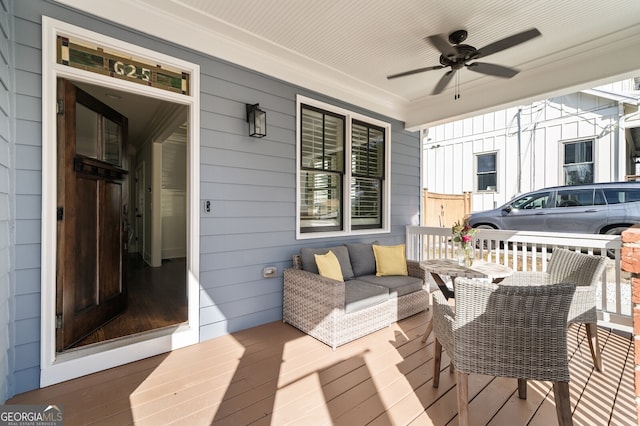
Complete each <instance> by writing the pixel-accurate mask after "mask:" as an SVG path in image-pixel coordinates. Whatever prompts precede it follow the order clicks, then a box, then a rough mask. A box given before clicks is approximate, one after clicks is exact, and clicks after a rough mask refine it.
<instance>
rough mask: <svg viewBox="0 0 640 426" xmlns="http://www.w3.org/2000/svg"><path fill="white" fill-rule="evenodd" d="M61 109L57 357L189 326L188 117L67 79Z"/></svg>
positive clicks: (175, 108)
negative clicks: (187, 286) (60, 354)
mask: <svg viewBox="0 0 640 426" xmlns="http://www.w3.org/2000/svg"><path fill="white" fill-rule="evenodd" d="M58 99H63V104H64V106H63V107H61V108H60V109H59V113H58V183H57V189H58V201H57V205H58V209H59V211H60V212H61V213H60V214H59V217H58V238H57V241H58V249H57V271H58V272H57V285H56V287H57V290H56V318H57V323H58V324H57V333H56V350H57V352H65V351H69V350H73V349H77V348H81V347H85V346H87V345H96V344H100V343H103V342H107V341H110V340H112V339H120V338H125V337H127V336H131V335H136V334H139V333H145V332H149V331H152V330H158V329H162V328H167V327H174V328H175V327H177V326H178V325H180V324H182V323H185V322H186V321H187V320H188V309H187V306H188V301H187V288H186V282H187V268H186V253H187V247H186V245H187V238H186V233H187V219H186V218H187V203H186V201H187V127H188V122H187V107H186V106H184V105H180V104H175V103H171V102H167V101H162V100H158V99H153V98H149V97H145V96H141V95H136V94H131V93H128V92H124V91H119V90H114V89H108V90H105V88H104V87H101V86H98V85H93V84H88V83H83V82H74V81H71V80H68V79H62V78H60V79H59V80H58ZM158 116H162V117H164V119H163V120H162V121H161V122H155V120H156V118H157V117H158ZM65 210H66V211H65ZM62 212H64V213H62Z"/></svg>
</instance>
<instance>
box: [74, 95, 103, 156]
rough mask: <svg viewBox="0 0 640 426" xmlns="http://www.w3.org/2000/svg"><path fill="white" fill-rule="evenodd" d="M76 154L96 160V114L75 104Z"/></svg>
mask: <svg viewBox="0 0 640 426" xmlns="http://www.w3.org/2000/svg"><path fill="white" fill-rule="evenodd" d="M76 153H77V154H80V155H86V156H87V157H91V158H98V114H97V113H96V112H95V111H92V110H90V109H89V108H87V107H85V106H84V105H82V104H80V103H77V104H76Z"/></svg>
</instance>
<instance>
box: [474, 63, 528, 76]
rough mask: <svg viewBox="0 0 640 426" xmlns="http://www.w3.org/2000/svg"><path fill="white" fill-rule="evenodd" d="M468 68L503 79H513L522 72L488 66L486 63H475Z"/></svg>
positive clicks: (499, 66) (498, 66)
mask: <svg viewBox="0 0 640 426" xmlns="http://www.w3.org/2000/svg"><path fill="white" fill-rule="evenodd" d="M467 68H468V69H470V70H471V71H475V72H479V73H482V74H487V75H492V76H494V77H502V78H511V77H513V76H514V75H516V74H518V73H519V72H520V70H517V69H515V68H509V67H504V66H502V65H496V64H487V63H486V62H474V63H472V64H469V65H467Z"/></svg>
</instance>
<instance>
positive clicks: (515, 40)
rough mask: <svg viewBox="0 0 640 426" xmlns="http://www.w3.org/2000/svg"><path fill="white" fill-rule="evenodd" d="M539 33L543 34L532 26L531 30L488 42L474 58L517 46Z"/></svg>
mask: <svg viewBox="0 0 640 426" xmlns="http://www.w3.org/2000/svg"><path fill="white" fill-rule="evenodd" d="M539 35H541V34H540V31H538V30H537V29H536V28H531V29H530V30H527V31H523V32H521V33H518V34H514V35H512V36H509V37H506V38H503V39H502V40H498V41H496V42H493V43H491V44H488V45H486V46H485V47H483V48H481V49H478V51H477V52H476V54H475V55H474V56H473V59H477V58H484V57H485V56H489V55H492V54H494V53H497V52H500V51H502V50H505V49H508V48H510V47H513V46H516V45H518V44H520V43H524V42H525V41H529V40H531V39H532V38H535V37H538V36H539Z"/></svg>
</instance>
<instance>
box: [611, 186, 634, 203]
mask: <svg viewBox="0 0 640 426" xmlns="http://www.w3.org/2000/svg"><path fill="white" fill-rule="evenodd" d="M604 195H605V197H607V203H609V204H620V203H631V202H634V201H640V189H638V188H606V189H605V190H604Z"/></svg>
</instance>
